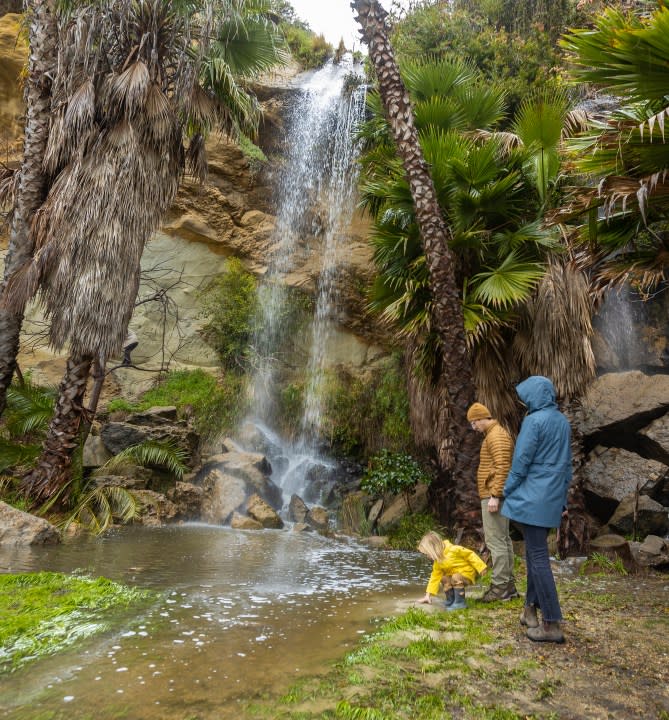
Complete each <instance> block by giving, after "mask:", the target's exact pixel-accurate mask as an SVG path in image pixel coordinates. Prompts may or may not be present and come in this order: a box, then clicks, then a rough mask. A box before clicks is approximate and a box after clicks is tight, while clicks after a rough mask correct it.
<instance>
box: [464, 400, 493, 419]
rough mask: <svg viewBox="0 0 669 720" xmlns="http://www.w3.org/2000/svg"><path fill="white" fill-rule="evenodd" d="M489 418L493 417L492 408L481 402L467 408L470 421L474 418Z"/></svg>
mask: <svg viewBox="0 0 669 720" xmlns="http://www.w3.org/2000/svg"><path fill="white" fill-rule="evenodd" d="M488 418H492V415H491V414H490V410H488V408H487V407H486V406H485V405H481V403H474V404H473V405H472V406H471V407H470V408H469V410H467V420H469V422H472V420H487V419H488Z"/></svg>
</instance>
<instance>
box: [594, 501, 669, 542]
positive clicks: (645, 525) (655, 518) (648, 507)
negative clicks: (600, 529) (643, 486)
mask: <svg viewBox="0 0 669 720" xmlns="http://www.w3.org/2000/svg"><path fill="white" fill-rule="evenodd" d="M635 515H636V525H635ZM607 524H608V526H609V527H610V528H611V530H613V531H614V532H617V533H620V534H621V535H629V534H631V533H633V532H635V534H636V535H637V536H639V537H645V536H646V535H664V534H665V533H666V532H667V531H669V508H665V507H663V506H662V505H660V503H658V502H655V500H653V499H652V498H649V497H648V496H647V495H639V496H637V495H635V494H631V495H628V496H627V497H625V498H623V499H622V501H621V502H620V504H619V505H618V507H617V508H616V511H615V512H614V513H613V516H612V517H611V518H610V519H609V521H608V523H607Z"/></svg>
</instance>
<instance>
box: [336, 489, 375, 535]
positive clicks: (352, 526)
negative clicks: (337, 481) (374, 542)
mask: <svg viewBox="0 0 669 720" xmlns="http://www.w3.org/2000/svg"><path fill="white" fill-rule="evenodd" d="M369 503H370V498H369V495H367V493H364V492H362V490H356V491H355V492H352V493H350V494H349V495H347V496H346V497H345V498H344V500H343V502H342V506H341V530H342V532H344V533H346V534H347V535H366V534H367V528H366V527H365V524H366V521H367V517H366V516H367V508H368V506H369Z"/></svg>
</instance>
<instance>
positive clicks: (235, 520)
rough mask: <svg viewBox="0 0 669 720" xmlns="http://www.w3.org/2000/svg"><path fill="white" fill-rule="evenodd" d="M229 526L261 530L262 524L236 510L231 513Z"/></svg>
mask: <svg viewBox="0 0 669 720" xmlns="http://www.w3.org/2000/svg"><path fill="white" fill-rule="evenodd" d="M230 527H233V528H235V530H262V529H263V526H262V525H261V524H260V523H259V522H258V521H257V520H254V519H253V518H250V517H247V516H245V515H240V514H239V513H238V512H234V513H232V519H231V520H230Z"/></svg>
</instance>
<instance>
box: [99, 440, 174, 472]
mask: <svg viewBox="0 0 669 720" xmlns="http://www.w3.org/2000/svg"><path fill="white" fill-rule="evenodd" d="M186 459H187V454H186V452H185V451H184V450H181V449H180V448H177V447H176V446H175V445H174V444H172V443H168V442H158V441H153V440H146V441H144V442H142V443H138V444H137V445H131V446H130V447H127V448H126V449H125V450H122V451H121V452H120V453H117V454H116V455H114V457H113V458H111V459H110V460H108V461H107V462H106V463H105V464H104V465H102V466H101V467H99V468H97V470H96V471H95V472H94V473H93V474H94V475H95V476H97V477H99V476H102V475H108V474H110V473H113V472H114V471H118V470H120V469H122V468H126V467H128V466H133V465H140V466H146V467H151V466H154V467H163V468H166V469H167V470H169V472H171V473H172V474H173V475H176V477H178V478H181V477H183V474H184V473H185V471H186V462H185V461H186Z"/></svg>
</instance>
